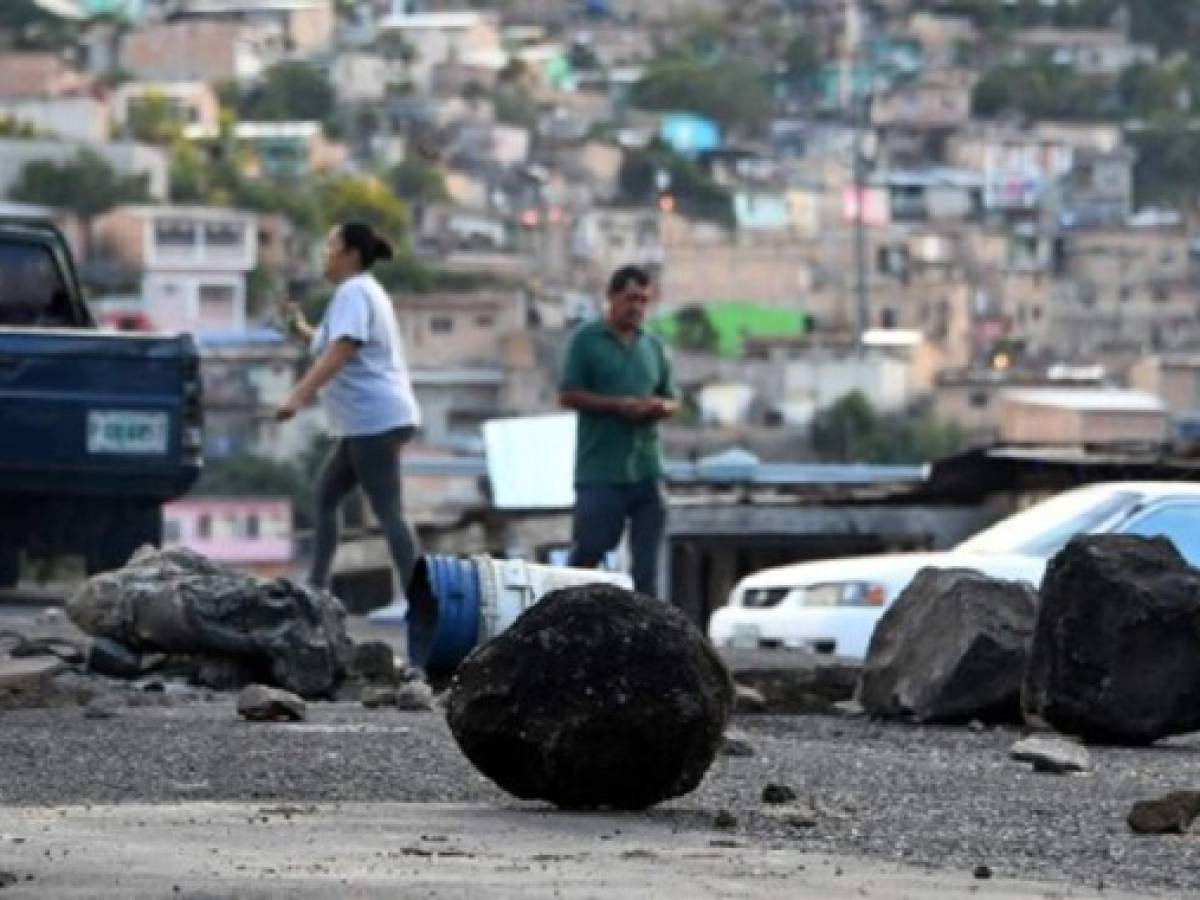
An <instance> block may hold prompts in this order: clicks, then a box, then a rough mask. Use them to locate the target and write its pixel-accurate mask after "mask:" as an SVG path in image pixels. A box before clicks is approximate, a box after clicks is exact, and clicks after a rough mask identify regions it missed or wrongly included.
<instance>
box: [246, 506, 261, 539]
mask: <svg viewBox="0 0 1200 900" xmlns="http://www.w3.org/2000/svg"><path fill="white" fill-rule="evenodd" d="M260 530H261V529H260V527H259V521H258V513H250V514H249V515H248V516H246V539H247V540H251V541H256V540H258V536H259V532H260Z"/></svg>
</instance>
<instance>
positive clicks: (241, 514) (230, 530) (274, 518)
mask: <svg viewBox="0 0 1200 900" xmlns="http://www.w3.org/2000/svg"><path fill="white" fill-rule="evenodd" d="M163 545H164V546H167V547H187V548H188V549H189V550H195V551H196V552H197V553H202V554H203V555H205V556H207V557H208V558H209V559H211V560H213V561H214V562H219V563H224V564H226V565H230V566H234V567H235V568H239V569H245V570H247V571H250V572H254V573H255V574H256V575H262V576H264V577H267V578H276V577H278V576H280V575H286V574H287V573H288V571H289V569H290V568H291V562H292V503H291V501H290V500H281V499H278V498H274V497H184V498H183V499H181V500H176V501H175V502H173V503H168V504H167V505H166V506H165V507H164V508H163Z"/></svg>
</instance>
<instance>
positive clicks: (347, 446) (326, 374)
mask: <svg viewBox="0 0 1200 900" xmlns="http://www.w3.org/2000/svg"><path fill="white" fill-rule="evenodd" d="M391 258H392V248H391V246H390V245H389V244H388V243H387V241H385V240H384V239H383V238H381V237H380V236H379V235H378V234H376V233H375V231H374V229H372V228H371V226H370V225H366V224H364V223H362V222H347V223H345V224H344V225H340V226H338V227H337V228H334V229H333V230H332V231H331V232H330V233H329V236H328V237H327V238H326V239H325V247H324V252H323V263H324V275H325V278H326V279H328V280H329V281H330V282H331V283H332V284H335V285H337V291H336V292H335V293H334V295H333V299H332V300H331V301H330V302H329V307H328V309H327V310H326V311H325V316H324V318H323V319H322V320H321V324H320V325H318V326H317V327H316V328H313V327H312V326H311V325H309V324H308V322H307V321H305V319H304V314H303V313H302V312H301V311H300V310H299V308H298V307H296V306H295V305H294V304H288V305H287V307H286V314H287V316H288V318H289V320H290V324H291V327H292V329H293V331H294V332H295V333H296V334H297V335H299V336H300V337H301V338H303V339H305V340H307V341H309V342H310V346H311V349H312V353H313V355H314V357H315V358H316V361H315V362H314V363H313V366H312V368H310V369H309V370H308V372H307V374H305V376H304V377H303V378H302V379H300V381H299V383H298V384H297V385H296V386H295V387H294V388H293V389H292V392H291V394H290V395H289V396H288V398H287V400H286V401H285V402H284V404H283V405H282V406H280V407H279V409H278V411H277V412H276V414H275V418H276V419H277V420H278V421H280V422H284V421H287V420H288V419H291V418H292V417H293V416H295V415H296V413H297V412H298V411H299V410H300V409H302V408H303V407H304V406H305V405H306V404H307V403H308V402H309V401H311V400H312V398H313V397H314V396H315V395H317V394H318V393H319V394H320V396H321V401H322V404H323V405H324V407H325V413H326V416H327V418H328V420H329V427H330V430H331V431H332V433H333V435H334V436H335V437H336V438H337V443H336V444H335V445H334V448H333V451H332V452H331V453H330V455H329V458H328V459H327V460H326V462H325V465H324V467H323V468H322V470H321V475H320V480H319V482H318V486H317V527H316V540H315V546H314V549H313V563H312V571H311V573H310V576H309V581H310V582H311V583H312V584H313V585H314V586H315V587H318V588H327V587H328V586H329V570H330V567H331V566H332V564H333V556H334V553H335V551H336V550H337V543H338V516H337V509H338V505H339V504H340V503H341V501H342V499H343V498H344V497H345V496H346V495H347V494H348V493H349V492H350V491H351V490H352V489H353V488H354V487H355V485H362V488H363V491H364V492H365V493H366V495H367V499H368V501H369V502H370V504H371V510H372V511H373V512H374V513H375V518H376V519H377V520H378V521H379V524H380V526H381V527H382V528H383V533H384V536H385V538H386V539H387V544H388V549H389V550H390V551H391V555H392V560H393V562H394V563H395V564H396V571H397V575H398V577H399V579H400V585H401V587H402V588H405V589H406V588H407V587H408V583H409V581H410V580H411V578H412V573H413V565H414V563H415V561H416V547H415V544H414V542H413V536H412V532H411V531H410V530H409V528H408V525H407V524H405V522H404V519H403V517H402V513H401V508H402V496H403V495H402V492H401V489H400V465H399V455H400V450H401V447H402V446H403V445H404V443H405V442H406V441H408V440H409V439H410V438H411V437H412V435H413V432H414V431H415V430H416V428H417V426H418V425H419V424H420V411H419V410H418V408H417V401H416V398H415V397H414V396H413V390H412V383H411V381H410V380H409V374H408V364H407V363H406V361H405V358H404V345H403V343H402V342H401V339H400V329H399V327H398V325H397V323H396V314H395V310H394V309H393V308H392V301H391V298H389V297H388V295H387V292H386V291H385V290H384V289H383V288H382V287H381V286H380V284H379V282H378V281H376V280H375V278H374V277H373V276H372V275H371V274H370V269H371V266H372V265H374V264H375V262H376V261H378V260H381V259H391Z"/></svg>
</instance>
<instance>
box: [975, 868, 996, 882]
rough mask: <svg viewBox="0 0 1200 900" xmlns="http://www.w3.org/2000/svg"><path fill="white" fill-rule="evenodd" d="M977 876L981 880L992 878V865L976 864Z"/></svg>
mask: <svg viewBox="0 0 1200 900" xmlns="http://www.w3.org/2000/svg"><path fill="white" fill-rule="evenodd" d="M975 877H976V878H978V879H979V880H980V881H983V880H985V879H988V878H991V877H992V869H991V866H976V867H975Z"/></svg>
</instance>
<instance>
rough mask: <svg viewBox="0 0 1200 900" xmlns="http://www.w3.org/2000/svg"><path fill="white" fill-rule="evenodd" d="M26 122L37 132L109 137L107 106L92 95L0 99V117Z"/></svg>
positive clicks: (82, 138)
mask: <svg viewBox="0 0 1200 900" xmlns="http://www.w3.org/2000/svg"><path fill="white" fill-rule="evenodd" d="M2 118H9V119H13V120H15V121H17V122H20V123H22V124H25V125H29V126H31V127H33V128H35V129H37V131H38V132H39V133H42V134H47V135H53V136H54V137H59V138H65V139H66V140H70V141H96V142H103V141H107V140H108V139H109V137H110V136H111V135H110V128H109V119H108V106H107V105H106V104H104V103H101V102H100V101H99V100H96V99H93V98H92V97H54V98H46V99H22V100H5V101H0V119H2Z"/></svg>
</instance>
